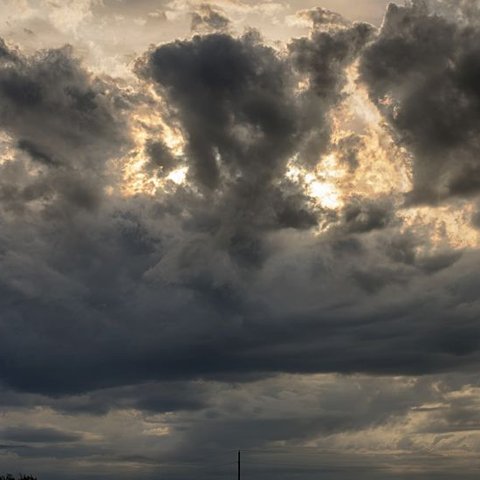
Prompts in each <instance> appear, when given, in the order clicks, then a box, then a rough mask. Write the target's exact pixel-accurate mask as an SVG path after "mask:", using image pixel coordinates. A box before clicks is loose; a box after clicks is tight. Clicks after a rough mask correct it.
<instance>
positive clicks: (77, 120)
mask: <svg viewBox="0 0 480 480" xmlns="http://www.w3.org/2000/svg"><path fill="white" fill-rule="evenodd" d="M391 11H392V10H390V12H391ZM409 11H410V10H408V12H409ZM416 12H417V11H416ZM389 15H390V16H392V15H393V14H392V13H389ZM415 15H417V16H419V18H422V19H423V20H424V21H426V22H430V21H433V22H434V24H435V25H437V24H438V25H441V26H442V25H444V23H445V22H446V21H444V20H442V19H436V20H431V17H429V16H427V15H426V14H425V15H424V14H420V13H418V12H417V13H415ZM422 15H423V16H422ZM415 18H417V17H415ZM317 23H318V22H317ZM386 25H387V27H386V28H387V30H388V25H389V23H388V22H387V23H386ZM448 25H450V24H448ZM435 28H436V27H435ZM442 28H443V27H442ZM452 28H453V27H450V26H449V27H448V29H450V30H451V29H452ZM372 33H373V31H372V28H371V27H369V26H368V25H365V24H354V25H351V26H345V25H342V26H341V27H339V28H336V29H334V30H333V31H329V32H326V31H323V30H322V29H321V28H315V29H314V30H313V32H312V34H311V36H310V37H308V38H304V39H298V40H296V41H294V42H292V43H291V44H290V45H289V48H288V49H287V50H288V51H285V52H283V53H281V52H278V51H276V50H274V49H273V48H271V47H268V46H266V45H265V44H264V42H263V40H262V39H261V38H260V37H259V35H258V34H256V33H254V32H249V33H248V34H246V35H244V36H242V37H239V38H237V37H233V36H230V35H227V34H219V33H217V34H210V35H205V36H194V37H193V38H192V39H190V40H178V41H175V42H171V43H167V44H164V45H161V46H159V47H155V48H152V49H151V50H150V51H148V52H147V53H145V55H143V56H142V57H141V59H140V60H139V62H138V66H137V70H138V72H139V73H140V75H141V77H142V81H145V82H148V83H152V84H154V85H155V86H156V88H157V90H158V93H159V94H160V95H162V96H163V97H164V99H165V100H166V103H167V104H168V108H169V114H168V115H167V116H166V118H165V120H166V121H167V122H170V123H171V124H172V125H173V126H175V127H179V128H181V130H182V131H183V133H184V136H185V140H186V154H185V158H183V157H182V158H180V159H177V158H176V157H175V156H173V153H172V152H171V151H169V150H168V148H166V146H165V145H164V143H162V138H158V139H157V138H155V136H154V135H153V134H152V132H149V141H148V142H147V145H146V153H147V154H148V156H149V162H148V164H147V167H146V169H147V171H150V172H151V174H152V175H154V174H159V173H158V171H159V170H161V171H162V173H163V172H165V173H166V172H167V171H171V170H172V169H173V168H175V165H176V163H175V162H177V161H178V162H180V163H181V164H182V165H187V166H188V167H189V168H190V173H189V178H188V180H189V182H188V183H187V184H186V185H183V186H180V187H179V188H178V190H177V191H176V193H174V194H172V195H170V196H168V195H158V196H157V197H147V196H146V195H137V196H136V197H128V198H118V197H108V196H104V195H103V189H104V187H105V185H106V180H105V176H106V175H105V168H106V163H107V162H108V159H109V158H111V157H114V156H115V155H121V153H122V152H123V150H122V148H125V147H124V146H125V143H128V128H127V126H126V124H125V120H124V118H123V116H124V114H125V109H126V108H127V107H128V98H127V99H125V98H124V97H123V96H122V95H121V93H120V92H119V90H118V87H116V86H115V84H114V82H113V81H110V80H105V79H98V78H94V77H93V76H92V75H91V74H89V73H88V72H86V71H85V70H84V69H83V68H82V67H81V64H80V63H79V62H78V61H77V60H75V59H74V58H73V56H72V52H71V50H70V49H68V48H67V49H61V50H54V51H46V52H41V53H38V54H36V55H34V56H33V57H29V58H24V57H20V58H19V59H15V60H8V61H5V62H4V63H1V65H0V98H1V100H2V102H3V103H2V107H1V108H0V123H1V125H2V127H3V128H4V129H5V130H6V131H7V132H8V133H9V134H10V136H11V137H12V138H13V142H12V144H13V146H14V148H16V154H15V158H14V159H13V160H12V161H9V162H6V163H4V164H2V166H1V169H2V185H1V186H2V188H1V190H0V193H1V197H0V198H1V199H2V207H3V214H2V218H1V221H2V229H1V232H2V233H1V236H0V252H1V255H0V267H1V268H0V293H1V295H0V301H1V303H0V308H1V316H0V335H1V337H2V339H4V345H3V347H2V349H1V350H0V372H1V375H2V379H3V381H4V383H5V384H6V385H7V386H8V387H9V388H11V389H16V390H19V391H24V392H30V393H32V392H34V393H38V394H42V395H44V396H65V397H69V399H68V400H65V403H64V405H63V407H62V406H61V405H60V403H58V404H57V407H56V408H58V409H59V410H62V408H63V409H64V410H70V411H74V410H75V409H77V410H78V411H82V409H83V410H84V411H86V412H89V411H90V412H94V411H96V412H103V411H106V407H105V405H107V404H109V403H110V404H112V405H118V408H134V409H136V408H138V409H145V410H149V411H155V412H164V411H169V410H172V411H173V410H178V409H184V410H188V409H190V410H192V411H194V410H196V409H197V407H198V408H200V407H201V406H202V405H203V402H204V397H203V395H202V393H201V391H200V392H197V393H194V392H193V391H192V390H191V389H190V388H193V387H187V386H185V387H178V389H177V388H176V387H173V386H172V385H173V384H175V382H177V381H181V380H186V381H190V380H192V379H199V378H206V379H219V380H225V379H235V381H238V380H242V379H244V380H251V379H252V378H256V377H261V376H267V375H270V374H274V373H277V372H334V371H335V372H343V373H349V372H355V371H362V372H369V373H395V374H397V373H403V374H405V373H408V374H425V373H429V372H436V371H443V370H449V369H455V368H463V367H465V366H469V365H470V366H472V365H476V364H477V362H478V357H479V348H478V345H477V344H476V343H475V342H472V341H468V338H474V337H475V335H477V334H478V326H477V325H476V323H475V321H474V319H475V318H476V315H477V314H478V309H479V306H478V304H477V301H476V297H475V292H476V285H478V283H479V278H478V273H477V272H476V270H475V268H474V266H475V263H476V262H477V260H478V258H477V255H476V254H475V253H474V252H470V253H468V255H465V256H462V257H461V258H460V257H457V256H455V255H454V254H453V253H452V252H450V251H446V252H445V253H444V256H443V257H431V258H430V257H427V258H424V257H421V256H419V255H417V254H416V251H415V243H414V242H410V241H409V240H408V238H406V237H403V236H402V235H403V234H402V233H401V232H400V227H399V221H398V220H396V219H395V216H394V213H393V207H392V206H391V204H390V203H389V202H387V201H371V202H370V201H366V200H364V199H362V200H361V201H360V200H359V201H358V202H356V201H352V202H351V204H349V205H348V206H347V208H346V209H345V210H344V211H343V212H340V213H339V215H338V218H334V219H333V220H332V219H331V216H329V215H331V214H330V213H329V212H326V211H325V210H322V209H321V208H320V207H315V206H313V202H311V201H310V200H311V199H309V197H308V195H306V194H305V192H302V191H301V189H300V188H299V187H298V186H296V185H295V184H294V183H293V182H291V181H289V180H288V179H286V178H285V172H286V168H287V163H288V161H290V160H291V159H292V158H294V157H296V156H297V154H299V152H300V153H301V155H299V158H298V159H297V160H295V161H297V162H299V163H300V166H311V165H316V163H317V162H318V160H319V158H320V156H321V154H322V153H324V152H327V151H329V148H330V147H331V146H330V143H329V133H330V121H329V118H328V116H329V113H330V112H331V109H332V108H333V107H334V106H335V105H336V102H338V100H339V99H341V98H342V95H343V94H342V88H343V87H344V85H345V81H346V74H345V69H346V68H348V67H349V66H350V65H351V64H352V63H353V62H354V61H355V60H356V58H357V56H358V55H359V53H360V52H361V51H362V49H363V48H364V46H365V44H366V43H368V42H369V41H371V38H372ZM382 35H383V36H384V35H386V33H385V31H383V32H382V33H381V34H380V37H379V38H378V39H377V40H374V41H373V43H371V44H370V47H368V48H369V53H367V54H366V56H365V59H367V58H370V56H371V55H373V53H372V52H373V51H374V49H375V47H374V46H375V45H380V44H381V42H382V38H383V37H382ZM472 35H473V34H472ZM377 48H379V47H377ZM425 48H426V47H425ZM372 49H373V50H372ZM432 50H433V48H432ZM365 59H364V62H367V60H365ZM417 63H418V64H419V65H420V64H421V62H420V61H418V62H417ZM427 63H428V62H427ZM433 64H435V62H433ZM364 68H366V67H365V66H364ZM418 68H426V67H424V66H423V64H422V65H421V66H419V67H418ZM387 70H388V69H387ZM364 75H365V74H364ZM306 78H307V79H308V80H309V82H306V83H305V86H304V88H302V89H299V88H298V85H299V80H305V79H306ZM392 81H393V80H392ZM380 84H382V82H380ZM472 88H473V86H472ZM147 95H148V93H144V96H145V97H146V96H147ZM151 105H154V102H153V101H152V104H151ZM159 112H160V113H161V110H160V109H159ZM351 142H352V143H353V144H354V143H355V141H354V140H351ZM346 143H348V141H346ZM350 146H351V145H350ZM351 149H354V147H352V146H351ZM304 154H305V155H304ZM351 162H352V163H353V164H354V163H355V162H354V160H351ZM320 168H321V165H320ZM37 169H40V171H41V172H43V173H42V174H41V176H40V177H39V178H37V177H35V178H30V176H31V175H32V172H34V171H35V172H36V171H37ZM102 198H103V202H102V201H101V199H102ZM34 200H36V201H38V202H37V203H35V202H34ZM65 204H66V205H67V206H68V208H67V207H65ZM29 208H31V210H29ZM64 210H65V211H64ZM12 212H21V213H22V215H19V214H17V215H12ZM25 212H27V213H28V212H29V213H30V214H29V215H26V214H25ZM321 221H325V222H331V223H332V224H334V228H331V229H330V230H329V231H328V234H325V235H324V236H316V235H313V234H312V235H309V230H311V228H312V227H313V226H314V225H316V224H317V222H321ZM451 278H456V279H459V280H458V281H456V282H453V283H454V285H452V281H451ZM465 278H468V281H467V280H464V279H465ZM460 279H463V280H460ZM392 299H393V300H392ZM465 305H469V307H468V308H466V307H465ZM452 318H455V322H454V323H449V322H450V320H451V319H452ZM447 327H448V328H447ZM450 339H455V346H454V347H452V346H451V345H450V344H449V340H450ZM25 352H28V356H26V355H25ZM150 382H152V383H156V382H158V386H155V387H152V386H149V387H148V388H147V387H145V389H146V390H148V392H150V394H151V395H150V396H149V395H148V394H147V392H146V391H144V390H143V387H138V390H136V389H135V387H134V386H135V385H144V384H147V385H148V384H149V383H150ZM165 382H166V383H165ZM157 388H158V390H157ZM182 388H184V389H185V390H182ZM100 389H106V390H104V391H102V392H100ZM115 389H118V390H115ZM193 390H195V388H193ZM81 394H86V395H87V396H88V398H87V399H83V400H82V399H80V398H79V396H81ZM117 394H118V400H114V398H113V397H114V396H115V395H117ZM73 397H75V398H73ZM183 397H185V398H186V397H189V401H186V400H185V399H183ZM75 402H78V403H75ZM82 402H84V403H82ZM75 405H77V406H75Z"/></svg>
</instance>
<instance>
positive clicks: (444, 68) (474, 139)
mask: <svg viewBox="0 0 480 480" xmlns="http://www.w3.org/2000/svg"><path fill="white" fill-rule="evenodd" d="M431 3H432V9H433V11H430V9H429V8H428V7H427V4H426V3H425V2H421V1H417V2H413V4H411V5H409V6H405V7H399V6H396V5H394V4H391V5H390V6H389V8H388V10H387V14H386V17H385V21H384V23H383V26H382V30H381V32H380V35H379V36H378V38H377V39H376V40H375V41H374V42H372V44H371V45H370V46H369V48H368V49H367V50H366V51H365V53H364V55H363V57H362V60H361V72H362V78H363V80H364V81H365V82H366V83H367V84H368V86H369V89H370V95H371V98H372V99H373V100H374V101H375V102H376V103H377V105H379V107H380V109H381V110H382V111H383V112H384V113H385V115H386V117H387V119H388V120H389V122H390V124H391V125H392V127H393V129H394V131H395V132H396V133H397V134H398V137H399V139H400V141H401V142H403V143H404V144H405V145H407V146H408V147H409V148H410V149H411V150H412V152H413V154H414V188H413V191H412V193H411V200H412V201H413V202H427V203H429V202H436V201H439V200H442V199H445V198H447V197H450V196H470V195H475V194H477V193H478V190H479V185H480V182H479V180H478V169H479V167H478V156H479V152H480V145H479V142H478V137H479V130H478V128H479V125H480V108H479V106H480V92H479V89H478V85H479V80H480V76H479V72H480V68H479V65H480V63H479V62H480V60H479V59H480V50H479V48H478V44H479V40H480V37H479V34H478V27H476V26H473V24H472V25H471V24H470V23H467V24H465V23H462V22H460V23H459V22H458V21H455V20H454V18H452V17H451V16H448V15H447V16H439V15H437V14H436V13H435V6H436V5H437V3H435V2H431ZM439 4H441V5H443V8H440V7H439V11H440V12H443V13H445V12H446V11H448V9H447V8H446V7H447V6H448V5H449V6H450V7H451V8H450V10H452V11H453V10H455V9H457V8H458V10H459V11H460V10H461V8H462V7H461V5H459V4H458V2H439ZM471 8H472V9H476V10H477V13H478V5H477V6H476V7H474V6H473V3H472V5H471ZM464 13H467V15H466V17H468V18H470V21H472V22H474V21H475V20H474V18H478V16H477V17H475V16H472V15H470V14H468V9H467V10H464ZM457 20H458V19H457Z"/></svg>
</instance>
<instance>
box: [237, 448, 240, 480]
mask: <svg viewBox="0 0 480 480" xmlns="http://www.w3.org/2000/svg"><path fill="white" fill-rule="evenodd" d="M237 458H238V460H237V462H238V470H237V471H238V475H237V480H240V450H239V451H238V457H237Z"/></svg>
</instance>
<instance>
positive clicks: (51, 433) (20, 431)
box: [0, 427, 82, 443]
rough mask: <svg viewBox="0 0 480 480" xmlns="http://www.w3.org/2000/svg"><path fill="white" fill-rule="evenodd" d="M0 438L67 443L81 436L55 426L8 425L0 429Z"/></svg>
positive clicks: (24, 441)
mask: <svg viewBox="0 0 480 480" xmlns="http://www.w3.org/2000/svg"><path fill="white" fill-rule="evenodd" d="M0 438H1V439H2V440H4V441H10V442H20V443H68V442H76V441H78V440H80V439H81V438H82V437H81V436H80V435H77V434H74V433H70V432H63V431H61V430H57V429H55V428H40V427H38V428H35V427H8V428H4V429H0Z"/></svg>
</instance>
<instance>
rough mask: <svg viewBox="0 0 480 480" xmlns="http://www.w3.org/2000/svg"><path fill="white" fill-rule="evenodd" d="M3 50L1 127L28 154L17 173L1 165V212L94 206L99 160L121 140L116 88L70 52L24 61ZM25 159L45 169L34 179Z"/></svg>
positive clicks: (100, 181)
mask: <svg viewBox="0 0 480 480" xmlns="http://www.w3.org/2000/svg"><path fill="white" fill-rule="evenodd" d="M10 52H11V50H8V53H9V54H8V55H4V56H3V58H1V59H0V102H1V106H0V126H1V127H2V128H3V129H4V130H5V131H6V132H7V133H8V134H9V135H11V136H12V138H13V139H14V141H16V146H17V148H18V149H19V151H21V152H25V153H26V154H27V155H26V157H25V158H24V160H23V162H24V171H23V172H21V171H20V168H19V166H20V161H19V162H18V163H17V164H16V165H10V164H6V165H3V166H2V167H1V168H2V181H1V182H0V192H1V195H2V198H3V199H4V207H8V206H9V204H10V206H11V207H12V208H14V207H20V206H21V203H22V202H24V203H25V206H27V205H28V204H29V202H32V201H41V202H47V203H48V202H50V201H52V200H53V199H57V204H58V205H59V204H61V203H63V204H64V205H68V204H71V205H73V206H75V207H82V208H85V209H90V208H94V207H95V206H96V205H97V204H98V203H99V201H100V199H101V197H102V196H103V191H102V190H103V187H104V185H105V183H106V180H105V178H104V177H103V176H104V169H105V165H106V162H107V161H108V160H109V158H110V157H111V156H113V155H116V154H117V155H118V154H119V152H121V148H122V146H124V145H126V144H127V141H128V138H127V137H128V135H126V134H125V133H126V131H125V124H124V121H123V120H122V108H124V106H126V105H127V104H126V102H123V105H124V106H122V103H121V101H122V99H121V94H120V92H119V91H116V90H117V89H116V87H115V85H109V84H108V83H106V82H104V81H102V80H99V79H95V78H94V77H92V76H91V75H90V74H89V73H88V72H87V71H86V70H84V69H83V68H82V66H81V65H80V63H79V61H78V60H77V59H75V58H74V56H73V51H72V49H71V48H70V47H64V48H61V49H57V50H46V51H41V52H38V53H37V54H35V55H33V56H31V57H24V56H21V55H14V54H13V53H10ZM107 92H110V93H108V94H107ZM29 159H31V160H32V161H33V162H35V163H38V164H41V165H42V166H43V167H44V169H43V170H42V172H41V173H40V174H39V175H36V176H35V175H32V174H30V173H29V172H28V169H29V167H28V160H29ZM7 199H8V200H9V201H8V202H6V200H7Z"/></svg>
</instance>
